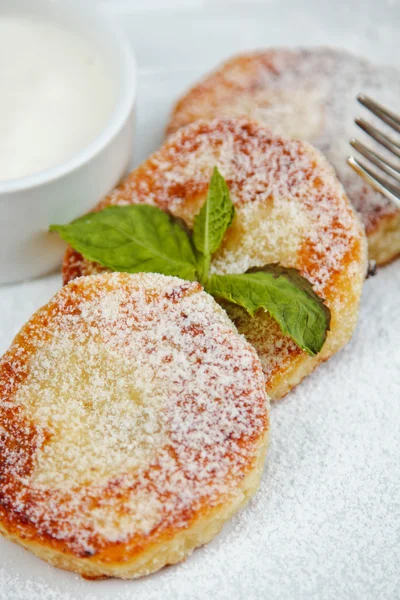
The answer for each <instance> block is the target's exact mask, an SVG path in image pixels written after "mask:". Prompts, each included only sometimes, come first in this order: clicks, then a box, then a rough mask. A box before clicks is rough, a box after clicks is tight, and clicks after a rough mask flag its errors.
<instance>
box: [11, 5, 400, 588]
mask: <svg viewBox="0 0 400 600" xmlns="http://www.w3.org/2000/svg"><path fill="white" fill-rule="evenodd" d="M104 4H105V5H106V8H107V10H109V11H110V13H116V14H117V16H118V18H121V20H122V22H123V23H124V25H125V26H126V29H127V31H128V33H129V35H130V37H131V39H132V42H133V43H134V45H135V49H136V52H137V54H138V62H139V67H141V69H140V73H139V120H138V137H137V145H136V150H135V152H136V158H135V162H138V161H139V160H141V159H143V158H144V157H145V156H146V155H147V154H148V153H149V152H150V151H151V150H153V149H154V148H156V147H157V145H158V144H159V143H160V141H161V139H162V135H163V127H164V124H165V121H166V117H167V114H168V111H169V109H170V106H171V102H172V100H173V99H174V98H175V97H176V96H177V94H178V93H180V92H181V91H182V90H183V89H184V88H185V87H186V86H187V85H188V84H189V83H190V82H191V81H193V80H195V79H196V77H198V76H199V74H200V73H202V72H203V71H205V70H206V69H208V68H210V67H212V66H213V65H214V64H215V63H216V62H218V60H220V59H221V58H223V57H225V56H228V55H229V54H231V53H233V52H235V51H238V50H241V49H244V48H253V47H257V46H267V45H272V44H281V45H288V44H291V45H293V44H301V43H303V44H318V43H326V44H335V45H339V46H340V45H341V46H344V47H347V48H349V49H352V50H354V51H358V52H359V53H361V54H364V55H366V56H369V57H371V58H375V59H376V60H378V61H381V62H392V63H393V62H395V61H396V59H398V57H399V56H400V53H399V39H400V36H399V24H400V5H399V4H398V3H396V2H394V1H393V2H387V3H386V4H385V3H384V2H380V3H379V4H378V3H373V2H371V3H370V4H368V3H367V2H361V1H358V0H357V1H353V2H350V1H348V2H346V4H345V6H343V7H341V6H339V5H340V2H326V3H325V2H317V1H315V2H307V3H304V4H303V5H300V3H299V2H296V0H270V2H268V3H262V4H261V3H260V2H258V3H240V2H236V3H229V2H213V3H212V4H211V3H209V4H207V3H206V5H205V6H203V7H201V6H200V5H201V2H198V1H193V2H187V7H186V8H184V7H183V8H182V5H183V4H184V3H183V2H182V0H181V1H180V2H175V4H176V5H178V4H179V5H180V7H179V6H178V7H177V8H175V9H170V10H167V9H166V8H165V3H162V2H155V1H154V0H146V2H145V1H144V0H143V1H142V2H135V1H134V0H130V1H129V0H128V1H126V0H108V2H105V3H104ZM169 4H172V3H169ZM162 7H164V8H162ZM59 285H60V278H59V276H57V275H56V276H53V277H50V278H46V279H41V280H37V281H34V282H27V283H24V284H19V285H14V286H8V287H2V288H1V287H0V315H1V316H0V351H3V350H4V349H5V348H6V347H7V346H8V344H9V343H10V341H11V339H12V336H13V335H14V334H15V333H16V331H17V330H18V329H19V327H20V326H21V325H22V323H23V322H24V321H25V320H26V319H27V318H28V317H29V316H30V315H31V313H32V312H33V310H34V309H35V308H37V307H38V306H40V305H41V304H43V303H45V302H46V301H47V300H48V299H49V298H50V296H51V295H52V294H53V293H54V292H55V291H56V290H57V289H58V287H59ZM399 292H400V261H398V262H397V263H395V264H393V265H391V266H389V267H387V268H385V269H382V270H381V271H380V272H379V275H378V276H377V277H376V278H374V279H371V280H370V281H368V282H367V284H366V286H365V291H364V296H363V301H362V307H361V316H360V322H359V326H358V328H357V331H356V334H355V336H354V338H353V340H352V342H351V343H350V344H349V345H348V346H347V347H346V348H345V350H344V351H342V352H341V353H339V354H338V355H337V356H335V357H334V358H333V359H331V360H330V361H329V362H328V363H326V364H325V365H323V366H321V367H320V368H319V369H318V370H317V371H316V372H315V373H314V374H313V375H312V376H311V377H309V378H308V379H307V380H306V381H304V382H303V383H302V384H301V385H300V386H299V387H298V388H297V389H296V390H295V391H294V392H293V393H291V394H290V395H289V396H287V397H286V398H285V399H284V400H283V401H281V402H279V403H278V404H276V405H275V406H273V408H272V415H271V417H272V441H271V447H270V451H269V454H268V459H267V465H266V469H265V473H264V477H263V481H262V485H261V489H260V491H259V492H258V494H257V496H256V497H255V498H254V499H253V500H252V501H251V502H250V505H249V506H248V507H247V508H246V509H245V510H244V511H242V513H241V514H240V515H238V516H236V517H235V518H234V519H233V520H232V521H231V523H229V524H228V525H227V526H226V527H225V528H224V530H223V532H222V533H221V534H220V535H219V536H218V537H217V538H216V539H215V540H214V541H213V542H212V543H211V544H208V545H207V546H206V547H204V548H201V549H199V550H197V551H195V552H194V553H193V555H192V556H191V557H190V558H189V559H188V560H187V561H186V562H185V563H184V564H181V565H178V566H175V567H169V568H167V569H164V570H163V571H161V572H159V573H157V574H155V575H152V576H150V577H147V578H144V579H141V580H139V581H134V582H121V581H117V580H110V581H100V582H89V581H84V580H83V579H81V578H79V577H77V576H75V575H74V574H71V573H67V572H63V571H60V570H57V569H55V568H53V567H51V566H49V565H47V564H46V563H44V562H42V561H40V560H39V559H38V558H36V557H34V556H33V555H31V554H30V553H28V552H26V551H24V550H22V548H19V547H18V546H16V545H13V544H11V543H9V542H6V541H5V540H0V599H1V600H100V599H101V600H128V599H132V600H133V599H135V600H156V599H160V598H163V599H167V600H169V599H170V600H206V599H209V598H211V599H212V600H241V599H258V598H259V599H260V600H261V599H262V600H266V599H268V600H286V599H287V600H289V599H296V600H297V599H303V598H304V599H305V598H307V599H310V600H311V599H312V600H321V599H322V600H330V599H332V600H342V599H351V600H377V599H379V600H395V599H396V598H400V581H399V570H400V568H399V567H400V565H399V561H398V555H399V547H398V543H399V533H400V511H399V498H400V441H399V431H400V403H399V397H400V345H399V342H398V340H399V335H400V299H399V297H400V293H399Z"/></svg>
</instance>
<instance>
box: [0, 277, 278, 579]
mask: <svg viewBox="0 0 400 600" xmlns="http://www.w3.org/2000/svg"><path fill="white" fill-rule="evenodd" d="M267 434H268V398H267V396H266V393H265V385H264V378H263V372H262V369H261V366H260V363H259V360H258V357H257V354H256V352H255V351H254V349H253V348H252V347H251V346H250V344H248V343H247V342H246V340H245V338H244V337H243V336H241V335H239V334H238V333H237V331H236V329H235V327H234V325H233V324H232V322H231V321H230V319H229V318H228V317H227V315H226V313H225V311H224V310H222V308H221V307H220V306H219V305H218V304H217V303H216V302H215V301H214V299H213V298H212V297H211V296H209V295H208V294H206V293H205V292H204V291H203V289H202V287H201V286H200V284H198V283H190V282H188V281H183V280H182V279H178V278H174V277H165V276H163V275H158V274H137V275H128V274H125V273H112V274H110V273H106V274H103V275H100V276H96V277H84V278H80V279H77V280H76V281H73V282H71V283H70V284H68V285H67V286H65V287H64V288H63V289H62V290H61V291H60V292H59V293H58V294H57V295H56V296H55V297H54V298H53V299H52V300H51V301H50V302H49V303H48V304H47V305H46V306H44V307H43V308H42V309H40V310H39V311H38V312H36V313H35V314H34V315H33V317H32V318H31V319H30V320H29V321H28V323H27V324H26V325H24V327H23V328H22V329H21V331H20V333H19V334H18V335H17V336H16V338H15V339H14V341H13V343H12V345H11V347H10V349H9V350H8V351H7V352H6V353H5V354H4V356H3V357H2V359H1V360H0V481H1V486H0V531H1V532H2V533H3V534H4V535H5V536H6V537H8V538H9V539H11V540H13V541H15V542H18V543H19V544H21V545H22V546H24V547H25V548H28V549H29V550H31V551H32V552H34V553H35V554H37V555H38V556H39V557H41V558H43V559H44V560H47V561H48V562H50V563H52V564H53V565H55V566H57V567H61V568H64V569H69V570H73V571H76V572H78V573H81V574H82V575H84V576H85V577H90V578H97V577H102V576H115V577H122V578H134V577H139V576H141V575H147V574H148V573H151V572H153V571H156V570H157V569H160V568H161V567H163V566H164V565H167V564H173V563H176V562H179V561H181V560H183V559H184V558H185V557H186V556H187V555H188V554H190V552H191V551H192V550H193V549H194V548H196V547H197V546H200V545H201V544H204V543H206V542H207V541H209V540H210V539H212V538H213V537H214V536H215V535H216V534H217V533H218V532H219V531H220V529H221V527H222V526H223V524H224V522H225V521H226V520H227V519H229V518H230V517H231V516H232V515H233V514H234V513H235V512H236V511H237V510H238V509H239V508H240V507H241V506H243V505H244V504H245V503H246V502H247V500H248V499H249V498H250V496H251V495H252V494H253V493H254V492H255V491H256V489H257V487H258V484H259V480H260V475H261V472H262V468H263V463H264V457H265V453H266V448H267Z"/></svg>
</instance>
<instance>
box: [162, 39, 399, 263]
mask: <svg viewBox="0 0 400 600" xmlns="http://www.w3.org/2000/svg"><path fill="white" fill-rule="evenodd" d="M360 92H363V93H365V94H369V95H370V96H372V97H374V98H376V99H377V100H379V101H380V102H382V103H383V104H386V105H387V106H389V107H390V106H392V107H393V108H395V107H396V106H397V105H398V98H399V95H400V72H399V71H398V70H397V69H395V68H393V67H382V66H374V65H372V64H371V63H369V62H368V61H366V60H364V59H362V58H359V57H357V56H354V55H352V54H350V53H348V52H345V51H343V50H335V49H328V48H311V49H296V50H289V49H272V50H264V51H261V52H254V53H249V54H242V55H239V56H236V57H234V58H232V59H231V60H228V61H227V62H226V63H224V64H223V65H222V66H220V67H219V68H218V69H217V70H216V71H214V72H212V73H211V74H210V75H208V76H206V77H205V78H204V79H203V80H202V81H200V82H199V83H198V84H196V85H195V86H194V87H193V88H192V89H190V90H189V91H188V92H187V93H186V94H185V95H184V96H183V97H182V98H181V99H180V100H179V101H178V102H177V104H176V106H175V108H174V110H173V112H172V115H171V118H170V121H169V124H168V127H167V133H168V134H171V133H173V132H174V131H176V130H177V129H179V128H180V127H182V126H185V125H187V124H188V123H191V122H193V121H195V120H197V119H213V118H215V117H217V116H221V115H223V116H229V117H234V116H238V115H246V116H248V117H251V118H253V119H257V120H259V121H260V122H262V123H263V124H264V125H266V126H268V127H270V128H271V129H272V131H274V132H275V133H278V134H280V135H287V136H290V137H294V138H296V139H301V140H307V141H308V142H311V143H312V144H313V145H315V146H316V147H317V148H319V149H320V150H321V151H322V152H323V153H324V154H325V156H326V157H327V158H328V160H329V162H330V163H331V164H332V165H333V166H334V168H335V170H336V173H337V176H338V177H339V179H340V181H341V182H342V184H343V185H344V188H345V190H346V193H347V195H348V197H349V198H350V200H351V202H352V203H353V205H354V207H355V208H356V209H357V211H358V212H359V213H360V215H361V218H362V221H363V223H364V225H365V228H366V232H367V236H368V241H369V255H370V258H372V259H375V260H376V261H377V263H378V264H384V263H387V262H388V261H390V260H392V259H393V258H395V257H396V256H398V255H399V254H400V209H398V208H396V206H394V205H393V204H392V203H391V202H389V201H388V200H387V199H386V198H385V197H384V196H382V195H381V194H379V193H378V192H376V191H375V190H373V189H372V188H371V187H369V186H368V185H366V184H365V183H364V182H363V180H362V179H361V178H360V177H359V176H358V175H357V174H356V173H354V172H353V171H352V170H351V169H350V167H349V166H348V165H347V163H346V157H347V156H348V154H349V153H351V148H350V146H349V140H350V138H352V137H357V138H358V139H360V140H363V141H364V142H365V144H366V145H367V146H370V147H371V145H373V142H371V140H370V139H368V137H367V136H366V135H365V134H364V133H363V132H361V131H360V130H359V129H357V128H356V127H355V125H354V122H353V121H354V118H355V117H356V116H357V113H358V112H359V111H360V110H361V111H362V110H363V109H360V106H359V105H357V102H356V96H357V94H359V93H360ZM367 118H368V120H369V121H371V122H374V117H373V116H371V115H369V114H368V115H367ZM377 125H378V126H379V127H380V128H381V129H382V123H380V122H379V121H377ZM378 151H379V152H380V153H381V154H382V152H383V153H384V151H382V149H381V148H380V149H379V150H378Z"/></svg>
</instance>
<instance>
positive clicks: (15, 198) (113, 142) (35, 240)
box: [0, 0, 136, 284]
mask: <svg viewBox="0 0 400 600" xmlns="http://www.w3.org/2000/svg"><path fill="white" fill-rule="evenodd" d="M96 10H97V4H96V3H94V2H91V1H90V0H85V2H84V3H82V2H81V1H80V0H68V4H66V3H64V2H58V1H57V0H35V2H34V3H33V2H31V0H1V2H0V16H1V15H3V14H5V15H8V14H10V13H12V14H18V13H23V14H28V15H29V14H34V15H36V16H40V17H46V18H49V19H51V20H53V21H55V22H56V23H59V24H60V25H61V26H63V27H67V28H70V29H71V31H73V32H74V33H76V35H83V36H84V37H85V38H86V39H87V41H88V42H89V43H93V45H95V46H96V47H97V49H98V51H99V54H100V55H101V56H102V58H103V59H104V61H105V63H106V64H107V66H108V67H109V70H110V77H111V79H112V78H113V79H114V81H115V84H116V89H117V93H116V99H115V103H114V106H113V108H112V110H111V112H110V114H109V118H108V119H107V122H106V125H105V126H104V127H103V128H102V130H101V132H100V133H99V135H97V136H95V138H94V139H93V140H92V141H91V143H90V144H89V145H87V146H85V147H84V148H83V149H80V150H79V151H78V152H75V153H74V155H73V156H72V158H70V159H69V160H67V161H66V162H64V163H61V164H58V165H56V166H54V167H52V168H50V169H47V170H45V171H40V172H39V173H34V174H32V175H28V176H26V177H21V178H17V179H9V180H7V181H0V284H1V283H7V282H10V281H18V280H22V279H24V278H27V277H33V276H37V275H42V274H44V273H48V272H49V271H50V270H51V269H54V268H55V267H56V266H57V263H58V262H59V261H60V260H61V256H62V252H63V245H62V244H61V243H60V241H59V240H57V239H56V237H55V236H51V235H50V234H49V233H48V225H49V223H65V222H68V221H70V220H71V219H73V218H75V217H76V216H78V215H80V214H82V213H83V212H85V211H87V210H89V209H90V207H91V206H93V204H94V203H95V202H97V201H98V200H99V199H100V198H101V197H102V196H103V195H105V194H106V193H107V192H108V191H109V190H110V189H111V188H112V187H113V186H114V185H115V184H116V183H117V181H118V180H119V179H120V177H121V176H122V175H123V173H124V171H125V170H126V167H127V164H128V161H129V159H130V155H131V148H132V139H133V126H132V123H133V105H134V100H135V88H136V86H135V75H136V73H135V64H134V60H133V57H132V53H131V49H130V46H129V45H128V42H126V41H124V39H123V37H121V30H120V29H117V30H115V29H114V28H113V27H112V26H111V25H110V19H109V18H108V17H107V15H106V16H105V18H101V16H98V15H94V14H93V13H94V12H95V11H96ZM15 42H16V43H17V40H15ZM10 46H11V47H10V56H9V57H8V58H9V60H10V61H12V60H13V58H12V45H10ZM27 62H29V61H27ZM48 62H49V63H50V62H51V61H48ZM60 66H61V63H60ZM31 75H32V72H31ZM1 93H7V90H5V91H3V90H2V92H1ZM32 104H33V107H34V101H33V100H32ZM70 125H71V127H73V125H74V124H73V123H71V124H70ZM31 133H33V132H31ZM46 135H47V136H48V135H49V132H48V131H45V130H44V131H43V133H42V135H39V136H38V138H37V139H36V140H34V141H35V142H36V144H40V143H41V142H43V143H44V140H45V138H46ZM60 143H62V142H61V141H60Z"/></svg>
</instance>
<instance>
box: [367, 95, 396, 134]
mask: <svg viewBox="0 0 400 600" xmlns="http://www.w3.org/2000/svg"><path fill="white" fill-rule="evenodd" d="M357 100H358V101H359V103H360V104H362V105H363V106H365V108H368V110H369V111H371V112H372V113H373V114H374V115H375V116H376V117H378V118H379V119H381V121H384V123H386V124H387V125H390V127H392V128H393V129H394V130H395V131H397V132H398V133H400V117H399V116H398V115H396V114H395V113H394V112H392V111H391V110H389V109H388V108H386V106H383V105H382V104H379V102H375V100H372V98H370V97H369V96H366V95H365V94H358V96H357Z"/></svg>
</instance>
